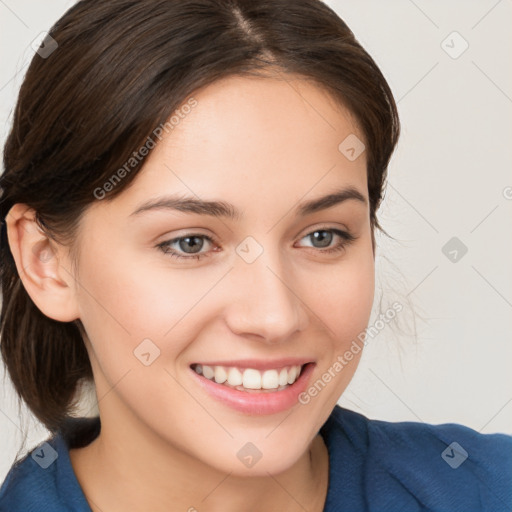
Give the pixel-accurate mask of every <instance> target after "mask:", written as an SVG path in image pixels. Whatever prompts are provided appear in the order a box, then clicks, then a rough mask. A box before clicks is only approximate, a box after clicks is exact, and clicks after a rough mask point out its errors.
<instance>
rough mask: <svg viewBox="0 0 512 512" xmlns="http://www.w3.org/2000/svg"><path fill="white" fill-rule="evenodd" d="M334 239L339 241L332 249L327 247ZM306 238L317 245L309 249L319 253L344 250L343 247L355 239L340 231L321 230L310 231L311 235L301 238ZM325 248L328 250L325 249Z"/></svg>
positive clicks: (332, 229) (333, 229)
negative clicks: (336, 238)
mask: <svg viewBox="0 0 512 512" xmlns="http://www.w3.org/2000/svg"><path fill="white" fill-rule="evenodd" d="M335 237H338V238H340V240H339V241H338V243H337V244H335V245H334V246H333V247H329V246H330V245H331V243H332V241H333V239H335ZM306 238H310V240H311V241H312V242H313V244H318V245H312V246H310V247H313V248H315V249H321V251H320V252H321V253H334V252H338V251H341V250H343V249H345V247H347V246H348V245H349V244H350V243H351V242H353V241H354V240H356V238H357V237H355V236H354V235H352V234H350V233H348V232H347V231H342V230H341V229H335V228H330V229H329V228H321V229H316V230H315V231H312V232H311V233H309V234H308V235H306V236H305V237H303V238H302V240H304V239H306ZM325 247H329V248H328V249H325Z"/></svg>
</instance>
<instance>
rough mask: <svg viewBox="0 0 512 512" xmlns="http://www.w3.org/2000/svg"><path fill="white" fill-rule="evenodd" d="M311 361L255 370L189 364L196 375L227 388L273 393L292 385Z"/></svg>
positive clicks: (248, 391)
mask: <svg viewBox="0 0 512 512" xmlns="http://www.w3.org/2000/svg"><path fill="white" fill-rule="evenodd" d="M310 364H313V363H305V364H302V365H299V364H297V365H287V366H282V367H279V368H269V369H266V370H257V369H256V368H250V367H246V368H242V367H238V366H224V365H206V364H199V363H194V364H192V365H190V367H191V368H192V370H194V371H195V372H196V373H197V374H198V375H201V376H202V377H204V378H206V379H208V380H210V381H212V382H215V383H217V384H220V385H222V386H226V387H229V388H233V389H236V390H238V391H245V392H247V393H275V392H278V391H283V390H285V389H287V388H289V387H290V386H291V385H293V384H294V383H295V382H296V381H297V379H298V378H299V377H300V375H301V374H302V372H303V371H304V369H305V368H306V367H307V366H308V365H310Z"/></svg>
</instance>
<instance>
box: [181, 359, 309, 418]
mask: <svg viewBox="0 0 512 512" xmlns="http://www.w3.org/2000/svg"><path fill="white" fill-rule="evenodd" d="M314 368H315V363H308V364H307V365H306V366H305V368H303V370H302V373H301V374H300V376H299V378H298V379H297V380H296V381H295V382H294V383H293V384H292V385H291V386H288V387H287V388H286V389H283V390H281V391H274V392H272V393H248V392H246V391H239V390H238V389H233V388H230V387H228V386H224V385H223V384H217V383H216V382H215V381H212V380H210V379H207V378H206V377H203V376H202V375H199V374H198V373H197V372H196V371H195V370H193V369H190V370H191V372H192V373H193V374H194V376H195V378H196V379H197V381H198V382H199V384H200V385H201V386H202V387H203V389H205V390H206V392H207V393H209V394H210V395H211V396H212V397H213V398H216V399H217V400H219V401H220V402H222V403H223V404H225V405H227V406H229V407H231V408H232V409H235V410H237V411H240V412H244V413H246V414H253V415H254V414H258V415H264V414H276V413H278V412H282V411H286V410H287V409H290V408H291V407H293V406H294V405H295V404H297V403H298V401H299V398H298V397H299V395H300V394H301V393H302V392H303V391H304V390H305V389H306V387H307V385H308V382H309V379H310V377H311V374H312V373H313V370H314Z"/></svg>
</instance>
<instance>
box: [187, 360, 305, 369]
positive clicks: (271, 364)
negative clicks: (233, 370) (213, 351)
mask: <svg viewBox="0 0 512 512" xmlns="http://www.w3.org/2000/svg"><path fill="white" fill-rule="evenodd" d="M313 362H314V360H313V359H311V358H304V357H283V358H281V359H273V360H268V359H236V360H230V361H227V360H224V361H220V360H218V361H207V362H203V361H200V362H197V363H193V364H191V365H190V366H194V365H197V364H200V365H206V366H233V367H238V368H254V369H255V370H272V369H277V368H283V367H284V366H302V365H304V364H307V363H313Z"/></svg>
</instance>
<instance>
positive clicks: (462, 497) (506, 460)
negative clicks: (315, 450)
mask: <svg viewBox="0 0 512 512" xmlns="http://www.w3.org/2000/svg"><path fill="white" fill-rule="evenodd" d="M322 428H326V432H327V433H328V436H329V438H330V443H331V449H332V451H333V453H334V452H335V451H336V446H335V445H337V444H338V445H340V446H342V445H345V449H347V447H349V448H348V449H349V451H352V454H353V458H355V460H356V466H357V467H359V471H360V475H361V476H360V482H359V483H360V485H361V486H363V487H364V493H365V496H366V499H369V500H370V501H372V500H374V501H375V503H378V504H379V506H378V507H377V508H376V509H377V510H394V511H396V510H439V511H441V510H446V511H448V510H449V511H456V510H461V511H465V512H469V511H472V510H474V511H477V510H479V511H481V510H489V511H493V512H498V511H502V510H503V511H510V510H512V436H509V435H505V434H481V433H479V432H477V431H475V430H473V429H471V428H468V427H465V426H463V425H458V424H454V423H445V424H439V425H433V424H426V423H421V422H387V421H381V420H373V419H369V418H366V417H365V416H363V415H361V414H358V413H356V412H354V411H349V410H347V409H344V408H342V407H339V406H336V408H335V409H334V410H333V413H332V414H331V416H330V418H329V420H328V422H327V423H326V425H324V427H322ZM352 478H354V477H352ZM401 502H402V503H404V505H401ZM405 504H406V505H405ZM370 509H371V508H370Z"/></svg>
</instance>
